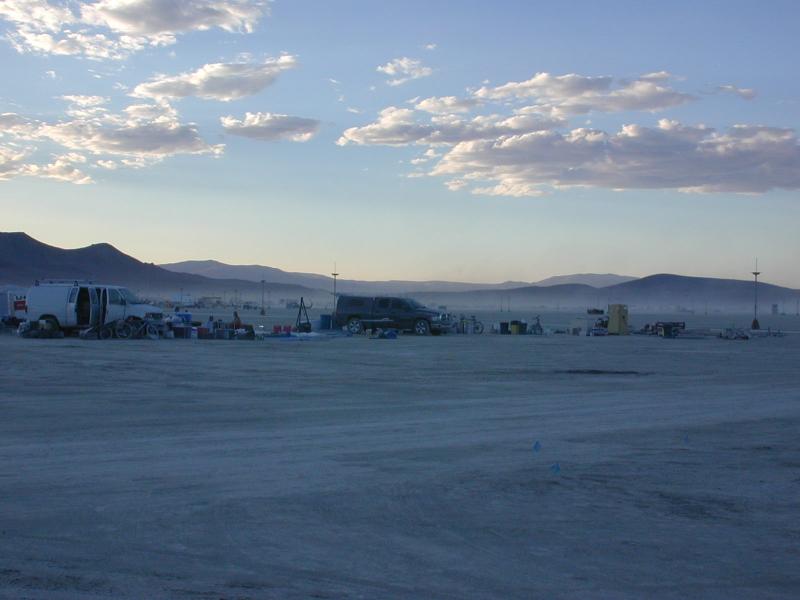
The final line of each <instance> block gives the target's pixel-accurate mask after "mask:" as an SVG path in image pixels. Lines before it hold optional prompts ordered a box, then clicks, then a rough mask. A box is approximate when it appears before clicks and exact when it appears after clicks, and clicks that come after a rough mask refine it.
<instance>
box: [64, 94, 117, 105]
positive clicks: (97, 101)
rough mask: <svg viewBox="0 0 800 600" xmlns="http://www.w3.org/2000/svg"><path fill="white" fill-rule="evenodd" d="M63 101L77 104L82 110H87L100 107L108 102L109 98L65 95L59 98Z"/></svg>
mask: <svg viewBox="0 0 800 600" xmlns="http://www.w3.org/2000/svg"><path fill="white" fill-rule="evenodd" d="M59 98H61V99H62V100H66V101H67V102H69V103H71V104H75V105H77V106H80V107H82V108H87V107H90V106H100V105H101V104H105V103H107V102H108V98H106V97H105V96H81V95H65V96H59Z"/></svg>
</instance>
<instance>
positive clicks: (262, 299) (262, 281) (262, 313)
mask: <svg viewBox="0 0 800 600" xmlns="http://www.w3.org/2000/svg"><path fill="white" fill-rule="evenodd" d="M265 314H267V311H266V310H265V309H264V280H263V279H262V280H261V316H262V317H263V316H264V315H265Z"/></svg>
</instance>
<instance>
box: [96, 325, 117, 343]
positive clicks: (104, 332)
mask: <svg viewBox="0 0 800 600" xmlns="http://www.w3.org/2000/svg"><path fill="white" fill-rule="evenodd" d="M113 336H114V330H113V329H112V328H111V327H109V326H108V325H104V326H103V327H101V328H100V331H98V332H97V337H98V338H100V339H101V340H110V339H111V338H112V337H113Z"/></svg>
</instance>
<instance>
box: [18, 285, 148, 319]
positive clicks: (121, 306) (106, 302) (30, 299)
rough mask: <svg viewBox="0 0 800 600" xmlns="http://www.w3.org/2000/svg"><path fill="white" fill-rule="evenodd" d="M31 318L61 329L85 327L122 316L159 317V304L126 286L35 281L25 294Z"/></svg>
mask: <svg viewBox="0 0 800 600" xmlns="http://www.w3.org/2000/svg"><path fill="white" fill-rule="evenodd" d="M26 305H27V314H28V319H29V320H31V321H42V320H48V321H51V322H54V323H55V325H56V326H57V327H58V328H60V329H86V328H88V327H95V326H98V325H105V324H106V323H111V322H113V321H117V320H119V319H128V318H135V319H148V320H158V319H161V317H162V316H163V314H162V311H161V309H160V308H158V307H157V306H152V305H150V304H144V303H143V302H142V301H141V300H139V299H138V298H136V296H135V295H134V294H133V293H132V292H131V291H130V290H128V289H127V288H124V287H120V286H118V285H105V284H97V283H92V282H80V281H73V282H62V281H47V282H38V281H37V282H36V285H34V286H33V287H32V288H30V289H29V290H28V295H27V298H26Z"/></svg>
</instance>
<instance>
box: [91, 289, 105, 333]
mask: <svg viewBox="0 0 800 600" xmlns="http://www.w3.org/2000/svg"><path fill="white" fill-rule="evenodd" d="M89 302H90V303H91V306H92V310H91V323H92V327H99V326H100V325H102V324H103V323H104V318H105V311H104V310H103V305H102V303H101V302H100V288H89Z"/></svg>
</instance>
